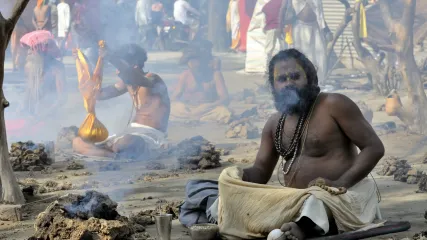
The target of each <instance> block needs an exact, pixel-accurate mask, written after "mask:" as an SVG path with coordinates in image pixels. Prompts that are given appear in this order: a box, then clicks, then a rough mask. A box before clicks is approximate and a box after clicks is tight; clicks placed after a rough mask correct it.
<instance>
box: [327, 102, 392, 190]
mask: <svg viewBox="0 0 427 240" xmlns="http://www.w3.org/2000/svg"><path fill="white" fill-rule="evenodd" d="M326 101H327V104H328V105H329V109H330V113H331V115H332V117H333V118H334V120H335V121H336V122H337V123H338V125H339V126H340V128H341V129H342V131H343V132H344V133H345V134H346V135H347V137H348V138H350V140H351V141H352V142H353V143H354V144H355V145H356V146H357V147H358V148H359V149H360V151H361V152H360V153H359V155H358V156H357V158H356V161H355V162H354V164H353V166H352V167H351V168H350V169H349V170H348V171H347V172H345V173H344V174H343V175H342V176H341V177H340V178H339V179H338V180H337V181H336V185H338V186H340V187H345V188H350V187H352V186H354V185H355V184H356V183H358V182H359V181H361V180H362V179H363V178H365V177H366V176H368V174H369V173H370V172H371V171H372V169H374V167H375V165H377V163H378V161H379V160H380V159H381V158H382V157H383V156H384V145H383V144H382V142H381V140H380V139H379V137H378V136H377V134H376V133H375V131H374V129H373V128H372V127H371V125H370V124H369V123H368V122H367V121H366V119H365V117H364V116H363V114H362V112H361V111H360V109H359V107H358V106H357V105H356V104H355V103H354V102H353V101H352V100H350V99H349V98H348V97H346V96H344V95H341V94H329V96H328V97H327V100H326Z"/></svg>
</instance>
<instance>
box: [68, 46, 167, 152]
mask: <svg viewBox="0 0 427 240" xmlns="http://www.w3.org/2000/svg"><path fill="white" fill-rule="evenodd" d="M100 51H101V53H100V54H101V56H105V57H106V58H107V59H109V61H110V62H112V63H113V61H117V59H120V60H123V61H125V62H126V65H127V66H130V67H133V68H134V70H135V71H141V74H139V75H136V74H133V75H132V74H131V76H141V79H133V80H132V82H128V81H129V80H125V79H120V80H119V81H118V82H117V83H116V84H114V85H112V86H108V87H104V88H102V89H100V90H99V93H98V95H97V99H98V100H107V99H111V98H115V97H118V96H121V95H123V94H125V93H127V92H128V93H129V94H130V96H131V98H132V101H133V105H134V109H135V116H134V117H133V120H132V122H131V124H130V126H129V127H128V128H127V129H126V130H125V131H123V132H122V133H120V134H117V135H113V136H111V137H109V138H108V139H107V140H106V141H104V142H102V143H97V144H92V143H88V142H85V141H84V140H83V139H82V138H80V137H77V138H75V139H74V140H73V149H74V151H75V152H77V153H80V154H84V155H91V156H101V157H117V158H126V159H138V160H149V159H153V158H156V157H157V156H158V155H159V153H161V150H162V149H163V148H164V147H166V146H167V141H166V137H167V134H166V132H167V128H168V122H169V115H170V100H169V94H168V90H167V87H166V84H165V83H164V82H163V80H162V79H161V78H160V77H159V76H158V75H156V74H153V73H147V72H144V70H143V67H144V64H145V62H146V61H147V53H146V52H145V50H144V49H142V48H141V47H139V46H138V45H136V44H126V45H124V46H122V47H121V48H119V50H118V51H117V52H116V53H112V54H109V53H106V52H103V51H104V50H103V48H102V49H101V50H100ZM114 63H116V62H114ZM126 71H127V70H126ZM119 76H123V75H120V73H119ZM91 82H95V81H91ZM146 82H151V83H152V86H153V87H151V88H148V87H143V86H142V85H144V83H146ZM94 84H95V83H94Z"/></svg>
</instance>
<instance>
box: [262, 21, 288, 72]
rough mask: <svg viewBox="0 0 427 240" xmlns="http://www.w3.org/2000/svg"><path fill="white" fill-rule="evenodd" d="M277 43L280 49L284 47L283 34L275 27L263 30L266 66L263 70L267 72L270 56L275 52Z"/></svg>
mask: <svg viewBox="0 0 427 240" xmlns="http://www.w3.org/2000/svg"><path fill="white" fill-rule="evenodd" d="M277 43H279V46H280V49H279V50H282V49H284V45H285V40H284V39H283V34H282V33H281V32H280V31H279V30H277V29H270V30H267V31H266V32H265V55H266V61H265V62H266V67H265V69H266V70H265V72H268V66H269V64H270V61H271V58H272V57H273V54H274V53H275V49H276V45H277Z"/></svg>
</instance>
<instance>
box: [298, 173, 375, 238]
mask: <svg viewBox="0 0 427 240" xmlns="http://www.w3.org/2000/svg"><path fill="white" fill-rule="evenodd" d="M346 196H347V198H349V199H350V198H352V199H357V200H355V201H353V202H357V203H359V205H354V206H353V207H354V209H352V211H353V213H354V214H355V215H356V216H357V217H358V218H359V220H360V221H361V222H364V223H372V222H373V221H374V220H376V219H378V220H381V214H380V210H379V205H378V198H377V187H376V185H375V182H374V181H373V180H372V179H369V178H365V179H363V180H362V181H360V182H359V183H357V184H356V185H354V186H353V187H351V188H349V189H348V191H347V193H346ZM302 217H307V218H309V219H310V220H311V221H313V222H314V223H315V224H316V227H317V229H318V230H319V231H320V233H321V234H322V235H324V234H326V233H328V232H329V219H328V214H327V212H326V207H325V204H324V203H323V202H322V201H321V200H319V199H318V198H316V197H315V196H314V195H311V196H310V197H308V198H307V200H305V202H304V205H303V206H302V209H301V212H300V215H299V217H298V218H297V219H296V221H295V222H298V221H299V220H300V219H301V218H302Z"/></svg>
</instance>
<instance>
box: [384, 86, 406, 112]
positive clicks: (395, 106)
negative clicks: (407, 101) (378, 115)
mask: <svg viewBox="0 0 427 240" xmlns="http://www.w3.org/2000/svg"><path fill="white" fill-rule="evenodd" d="M401 108H402V103H401V101H400V97H399V95H398V94H397V93H396V92H394V93H392V94H390V95H388V96H387V99H386V102H385V112H386V113H387V115H389V116H396V115H397V113H398V111H399V110H400V109H401Z"/></svg>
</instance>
